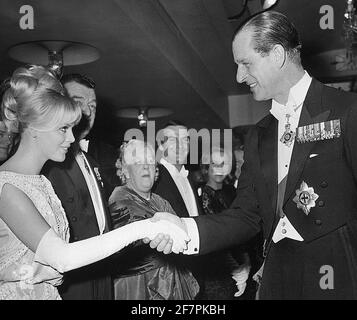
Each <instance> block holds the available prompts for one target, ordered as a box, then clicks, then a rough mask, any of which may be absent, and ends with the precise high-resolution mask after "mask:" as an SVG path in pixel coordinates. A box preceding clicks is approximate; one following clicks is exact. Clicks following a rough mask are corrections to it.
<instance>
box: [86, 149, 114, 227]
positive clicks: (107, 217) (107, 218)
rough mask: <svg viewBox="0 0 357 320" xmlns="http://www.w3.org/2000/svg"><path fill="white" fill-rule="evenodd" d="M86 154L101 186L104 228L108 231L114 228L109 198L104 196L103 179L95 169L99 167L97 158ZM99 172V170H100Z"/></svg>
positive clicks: (99, 186) (98, 184)
mask: <svg viewBox="0 0 357 320" xmlns="http://www.w3.org/2000/svg"><path fill="white" fill-rule="evenodd" d="M83 154H84V156H85V157H86V159H87V161H88V163H89V165H90V167H91V170H92V172H93V174H94V178H95V181H96V183H97V186H98V188H99V193H100V198H101V200H102V204H103V212H104V216H105V229H104V232H108V231H110V230H112V226H111V217H110V215H109V210H108V203H107V200H105V198H104V196H103V195H104V189H103V186H102V183H103V182H102V181H101V180H100V179H99V177H98V176H97V172H96V170H94V168H97V169H98V165H97V163H96V162H95V160H94V159H93V158H92V157H91V156H90V155H88V154H86V153H84V152H83ZM98 172H99V171H98Z"/></svg>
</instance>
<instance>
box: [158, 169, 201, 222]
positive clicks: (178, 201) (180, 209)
mask: <svg viewBox="0 0 357 320" xmlns="http://www.w3.org/2000/svg"><path fill="white" fill-rule="evenodd" d="M158 168H159V178H158V180H157V181H156V182H155V184H154V186H153V189H152V191H153V192H154V193H156V194H158V195H159V196H161V197H163V198H164V199H166V200H167V201H168V202H170V204H171V206H172V208H173V209H174V210H175V212H176V214H177V215H178V216H179V217H186V218H187V217H189V216H190V215H189V213H188V211H187V208H186V205H185V202H184V201H183V199H182V196H181V194H180V191H179V190H178V189H177V186H176V184H175V181H174V180H173V179H172V177H171V175H170V173H169V172H168V171H167V169H166V168H165V167H164V166H163V165H162V164H159V165H158ZM188 181H189V182H190V185H191V188H192V190H193V194H194V195H195V200H196V204H197V209H198V214H199V215H201V214H203V209H202V205H201V201H200V199H199V198H198V194H197V190H196V188H195V187H194V183H193V181H192V180H191V178H190V176H188Z"/></svg>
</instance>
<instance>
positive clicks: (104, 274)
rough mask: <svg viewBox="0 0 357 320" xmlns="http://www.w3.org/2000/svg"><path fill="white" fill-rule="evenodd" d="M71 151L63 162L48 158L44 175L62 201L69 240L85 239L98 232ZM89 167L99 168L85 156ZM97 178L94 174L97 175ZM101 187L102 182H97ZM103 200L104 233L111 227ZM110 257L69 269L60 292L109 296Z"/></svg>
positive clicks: (86, 296)
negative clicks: (68, 228) (68, 227)
mask: <svg viewBox="0 0 357 320" xmlns="http://www.w3.org/2000/svg"><path fill="white" fill-rule="evenodd" d="M72 151H73V150H70V151H69V152H68V154H67V157H66V160H65V161H64V162H53V161H48V162H47V163H46V165H45V167H44V168H43V174H44V175H45V176H46V177H47V178H48V179H49V180H50V181H51V183H52V186H53V189H54V190H55V192H56V194H57V196H58V198H59V199H60V200H61V202H62V206H63V208H64V210H65V212H66V215H67V219H68V222H69V226H70V242H75V241H80V240H84V239H87V238H90V237H93V236H96V235H98V234H99V228H98V223H97V219H96V215H95V211H94V207H93V204H92V200H91V197H90V193H89V190H88V187H87V184H86V181H85V178H84V176H83V174H82V171H81V169H80V167H79V166H78V164H77V162H76V161H75V158H74V155H73V153H72ZM87 159H88V161H89V163H90V164H91V166H92V168H95V167H98V165H97V164H95V161H94V160H93V159H91V158H90V156H88V155H87ZM96 178H97V177H96ZM97 182H98V185H99V187H100V188H101V182H100V181H98V179H97ZM101 191H102V200H103V204H104V206H105V208H104V209H105V213H106V228H105V232H107V231H108V230H110V229H111V225H110V221H111V220H110V216H109V213H108V208H107V201H106V198H105V197H104V196H103V194H104V191H103V189H102V188H101ZM108 263H109V260H108V259H107V260H104V261H100V262H97V263H95V264H91V265H89V266H86V267H82V268H80V269H76V270H72V271H70V272H68V273H67V274H66V275H65V280H64V283H63V285H62V286H61V287H60V294H61V296H62V298H63V299H65V300H102V299H103V300H107V299H111V298H112V280H111V277H110V276H109V274H110V273H109V268H108Z"/></svg>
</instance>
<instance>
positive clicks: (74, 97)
mask: <svg viewBox="0 0 357 320" xmlns="http://www.w3.org/2000/svg"><path fill="white" fill-rule="evenodd" d="M71 98H72V99H81V100H84V97H81V96H72V97H71Z"/></svg>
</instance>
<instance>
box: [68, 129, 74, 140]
mask: <svg viewBox="0 0 357 320" xmlns="http://www.w3.org/2000/svg"><path fill="white" fill-rule="evenodd" d="M74 140H75V138H74V135H73V131H72V128H70V129H68V130H67V141H68V142H70V143H73V142H74Z"/></svg>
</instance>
